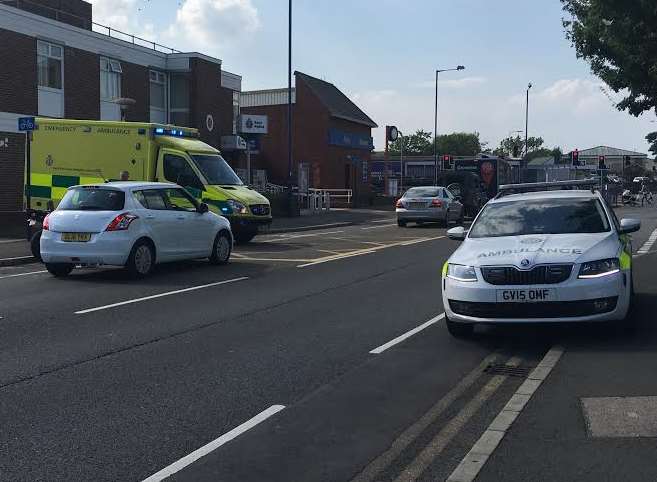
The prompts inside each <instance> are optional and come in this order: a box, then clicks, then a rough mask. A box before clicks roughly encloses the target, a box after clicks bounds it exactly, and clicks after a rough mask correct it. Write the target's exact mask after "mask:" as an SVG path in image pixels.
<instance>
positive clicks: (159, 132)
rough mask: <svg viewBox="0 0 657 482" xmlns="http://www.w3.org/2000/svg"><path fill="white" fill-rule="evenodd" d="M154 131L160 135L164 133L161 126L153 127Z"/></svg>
mask: <svg viewBox="0 0 657 482" xmlns="http://www.w3.org/2000/svg"><path fill="white" fill-rule="evenodd" d="M155 133H156V134H160V135H162V134H164V128H162V127H156V128H155Z"/></svg>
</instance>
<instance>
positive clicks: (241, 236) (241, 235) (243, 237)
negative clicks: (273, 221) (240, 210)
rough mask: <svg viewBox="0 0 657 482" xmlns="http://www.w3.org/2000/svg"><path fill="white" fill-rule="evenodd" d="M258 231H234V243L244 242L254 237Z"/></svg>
mask: <svg viewBox="0 0 657 482" xmlns="http://www.w3.org/2000/svg"><path fill="white" fill-rule="evenodd" d="M256 234H258V231H242V232H236V233H234V236H235V243H237V244H246V243H248V242H249V241H251V240H252V239H253V238H255V236H256Z"/></svg>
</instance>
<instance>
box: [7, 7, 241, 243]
mask: <svg viewBox="0 0 657 482" xmlns="http://www.w3.org/2000/svg"><path fill="white" fill-rule="evenodd" d="M117 37H120V38H117ZM0 65H2V66H3V67H2V68H0V233H1V232H2V231H3V230H4V231H7V229H6V228H7V227H8V226H10V225H11V226H15V225H16V224H22V221H23V219H24V216H23V214H22V210H23V199H22V190H23V178H24V168H23V165H24V158H25V152H24V150H25V136H24V134H21V133H18V132H17V118H18V117H21V116H45V117H59V118H70V119H92V120H121V118H122V112H121V105H120V102H117V100H118V99H130V100H129V101H128V102H129V103H130V105H129V107H128V108H127V110H126V111H125V113H124V117H123V118H124V119H125V120H128V121H142V122H144V121H145V122H161V123H172V124H177V125H183V126H187V127H195V128H198V129H199V130H200V133H201V139H202V140H204V141H205V142H207V143H209V144H211V145H213V146H216V147H221V143H222V140H224V141H226V143H227V144H230V143H231V142H230V141H231V139H230V137H231V136H234V135H235V134H236V126H237V117H238V116H239V99H240V97H239V92H240V90H241V77H240V76H239V75H235V74H232V73H230V72H226V71H224V70H222V66H221V60H219V59H216V58H213V57H209V56H207V55H203V54H200V53H196V52H193V53H183V52H178V51H176V50H174V49H170V48H167V47H164V46H161V45H158V44H154V43H152V42H148V41H145V40H142V39H139V38H137V37H133V36H131V35H128V34H123V33H120V32H117V31H115V30H112V29H108V28H107V27H103V26H100V25H98V24H95V23H93V21H92V6H91V4H89V3H87V2H86V1H83V0H1V1H0ZM233 143H234V142H233ZM226 157H227V159H228V160H230V158H231V157H232V156H231V153H227V155H226ZM3 228H5V229H3Z"/></svg>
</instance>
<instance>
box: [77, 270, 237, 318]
mask: <svg viewBox="0 0 657 482" xmlns="http://www.w3.org/2000/svg"><path fill="white" fill-rule="evenodd" d="M247 279H249V278H248V277H247V276H242V277H240V278H234V279H228V280H224V281H217V282H216V283H208V284H205V285H199V286H192V287H191V288H185V289H182V290H174V291H167V292H165V293H159V294H157V295H151V296H144V297H142V298H134V299H131V300H126V301H120V302H118V303H112V304H111V305H104V306H98V307H96V308H87V309H85V310H80V311H76V312H75V314H76V315H85V314H87V313H93V312H95V311H102V310H109V309H111V308H117V307H119V306H125V305H130V304H133V303H141V302H142V301H148V300H154V299H156V298H163V297H164V296H171V295H177V294H180V293H188V292H190V291H196V290H202V289H205V288H212V287H213V286H219V285H225V284H228V283H236V282H237V281H244V280H247Z"/></svg>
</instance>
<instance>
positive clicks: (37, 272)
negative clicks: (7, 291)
mask: <svg viewBox="0 0 657 482" xmlns="http://www.w3.org/2000/svg"><path fill="white" fill-rule="evenodd" d="M47 272H48V270H45V269H44V270H42V271H30V272H28V273H16V274H8V275H5V276H0V279H7V278H17V277H18V276H29V275H31V274H43V273H47Z"/></svg>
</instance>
